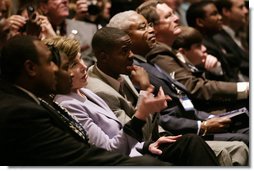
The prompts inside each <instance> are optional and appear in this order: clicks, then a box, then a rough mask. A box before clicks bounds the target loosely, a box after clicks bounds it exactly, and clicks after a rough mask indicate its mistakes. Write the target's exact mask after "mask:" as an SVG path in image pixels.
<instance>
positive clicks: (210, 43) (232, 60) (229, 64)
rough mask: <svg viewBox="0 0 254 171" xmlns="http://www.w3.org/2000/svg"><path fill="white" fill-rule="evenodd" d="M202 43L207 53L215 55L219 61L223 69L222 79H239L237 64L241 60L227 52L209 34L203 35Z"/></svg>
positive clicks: (232, 80)
mask: <svg viewBox="0 0 254 171" xmlns="http://www.w3.org/2000/svg"><path fill="white" fill-rule="evenodd" d="M203 37H204V39H203V40H204V41H203V42H204V45H205V46H206V48H207V53H208V54H211V55H213V56H215V57H216V58H218V60H219V61H220V62H221V67H222V70H223V71H224V80H225V81H231V82H237V81H239V78H238V74H239V66H240V63H241V61H240V60H239V59H238V58H237V57H235V56H234V54H229V53H227V52H226V51H225V50H224V49H223V48H222V47H221V46H220V45H219V44H218V43H217V42H216V41H215V40H214V39H213V37H211V36H207V35H203Z"/></svg>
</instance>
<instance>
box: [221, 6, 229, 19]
mask: <svg viewBox="0 0 254 171" xmlns="http://www.w3.org/2000/svg"><path fill="white" fill-rule="evenodd" d="M222 15H225V16H227V17H228V16H230V15H231V12H230V10H228V9H226V8H222Z"/></svg>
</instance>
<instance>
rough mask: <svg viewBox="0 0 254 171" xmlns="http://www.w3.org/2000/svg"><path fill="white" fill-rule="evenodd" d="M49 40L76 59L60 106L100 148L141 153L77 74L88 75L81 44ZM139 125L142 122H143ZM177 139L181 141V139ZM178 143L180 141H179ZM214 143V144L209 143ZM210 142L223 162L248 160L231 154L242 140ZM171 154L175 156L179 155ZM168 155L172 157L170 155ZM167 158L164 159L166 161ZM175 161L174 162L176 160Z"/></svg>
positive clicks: (59, 98) (116, 35)
mask: <svg viewBox="0 0 254 171" xmlns="http://www.w3.org/2000/svg"><path fill="white" fill-rule="evenodd" d="M105 30H106V31H107V32H114V34H113V35H112V36H113V38H112V39H113V40H118V39H120V38H121V37H123V36H126V34H125V33H123V32H122V31H119V30H116V29H112V28H104V29H102V30H99V31H98V33H96V34H95V37H96V36H99V35H100V34H102V33H104V32H106V31H105ZM107 32H106V33H107ZM50 42H54V44H55V45H56V46H57V47H59V48H61V49H62V50H64V51H66V53H67V54H68V56H69V57H70V58H73V56H76V60H75V62H74V63H73V67H71V68H70V69H69V70H71V72H72V71H73V72H72V73H73V90H72V93H69V94H66V95H57V96H56V97H55V100H56V102H59V104H60V105H62V106H63V107H65V108H66V109H67V110H68V111H69V112H70V113H71V114H72V115H75V117H76V118H77V119H78V120H79V121H80V123H81V124H82V126H83V127H84V129H85V130H86V131H87V133H88V138H89V141H90V143H92V144H95V145H96V146H98V147H102V148H105V149H107V150H113V151H118V152H122V153H125V154H127V155H128V154H129V153H130V150H132V151H131V153H130V154H129V155H130V156H132V155H140V153H138V152H137V150H136V149H135V148H137V147H138V146H140V145H141V147H139V148H142V146H143V145H142V143H138V144H137V145H135V146H134V147H132V146H131V143H130V142H132V143H133V142H134V143H135V142H136V141H137V140H136V141H135V140H134V141H133V140H132V141H130V139H129V140H128V141H126V138H128V136H127V137H126V134H125V133H123V131H124V129H123V130H122V127H123V126H122V124H121V123H120V122H119V121H118V119H117V118H116V116H115V115H114V113H113V112H112V111H111V110H110V109H109V107H108V106H107V104H106V103H105V102H104V101H103V100H102V99H101V98H100V97H98V96H97V95H95V94H94V93H92V92H91V91H89V90H88V89H86V88H84V87H85V85H86V84H87V80H86V79H82V78H83V77H81V76H80V77H78V75H80V73H79V71H83V73H84V75H86V66H85V64H84V63H83V61H82V60H81V59H79V58H80V56H79V55H78V52H79V49H78V47H79V46H78V43H77V42H75V41H73V40H68V39H61V38H60V39H58V38H54V39H53V40H48V43H50ZM70 65H71V66H72V64H70ZM82 75H83V74H82ZM141 102H142V101H141ZM140 105H142V103H140ZM140 105H139V106H140ZM146 106H148V105H146ZM151 107H152V106H149V108H151ZM96 109H97V110H96ZM136 113H137V112H136ZM140 125H142V124H141V123H140ZM137 130H138V129H136V131H137ZM171 138H173V137H171ZM178 139H179V140H180V138H178ZM121 140H123V141H121ZM175 143H179V142H178V141H177V142H175ZM211 143H212V145H210V144H211ZM215 143H216V144H215ZM208 144H209V145H210V146H211V147H212V149H213V150H214V151H215V153H216V155H217V156H218V159H219V161H220V164H221V165H232V164H244V163H245V162H246V161H244V160H240V161H239V160H237V161H235V157H234V156H235V155H232V154H234V153H232V151H237V152H238V153H242V151H241V150H243V149H244V148H242V147H241V146H242V144H241V143H238V142H222V141H218V142H214V143H213V142H209V143H208ZM150 146H151V145H150ZM245 146H246V145H245ZM244 152H245V151H244ZM244 152H243V153H242V156H245V155H246V154H247V153H244ZM163 153H165V152H163ZM231 153H232V154H231ZM172 155H174V156H175V155H176V154H172ZM177 155H179V154H177ZM231 155H232V156H231ZM191 156H192V155H191ZM165 157H167V158H170V156H165ZM165 157H163V158H161V159H162V160H163V159H164V160H165ZM243 158H245V157H243ZM169 161H171V160H169ZM232 161H233V162H232ZM172 162H173V163H174V161H172ZM241 162H243V163H241ZM180 164H182V163H180Z"/></svg>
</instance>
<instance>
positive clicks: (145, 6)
mask: <svg viewBox="0 0 254 171" xmlns="http://www.w3.org/2000/svg"><path fill="white" fill-rule="evenodd" d="M162 3H164V2H163V1H162V0H149V1H145V2H144V3H142V4H141V5H140V6H139V7H138V8H137V9H136V11H137V13H139V14H141V15H143V16H144V17H145V18H146V20H147V22H148V23H153V24H155V25H156V24H158V23H159V22H160V16H159V15H158V13H157V11H156V6H157V5H158V4H162Z"/></svg>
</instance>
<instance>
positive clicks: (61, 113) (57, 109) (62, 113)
mask: <svg viewBox="0 0 254 171" xmlns="http://www.w3.org/2000/svg"><path fill="white" fill-rule="evenodd" d="M39 101H40V103H41V105H42V106H43V107H45V108H46V109H49V110H50V112H54V113H56V114H57V115H58V118H59V119H61V120H62V121H63V122H64V123H65V125H67V126H68V127H69V128H70V129H71V130H72V131H73V132H75V133H76V135H78V136H79V137H80V138H82V139H83V140H84V141H85V142H86V143H87V144H88V140H89V139H88V137H87V136H86V131H85V130H84V129H83V127H82V126H81V125H80V123H79V122H78V121H77V119H75V118H74V116H72V115H71V114H70V113H69V112H68V111H67V110H66V109H64V108H63V107H61V106H60V105H58V104H57V103H55V102H53V104H52V105H53V106H51V105H50V104H49V103H48V102H46V101H45V100H43V99H41V98H39Z"/></svg>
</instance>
